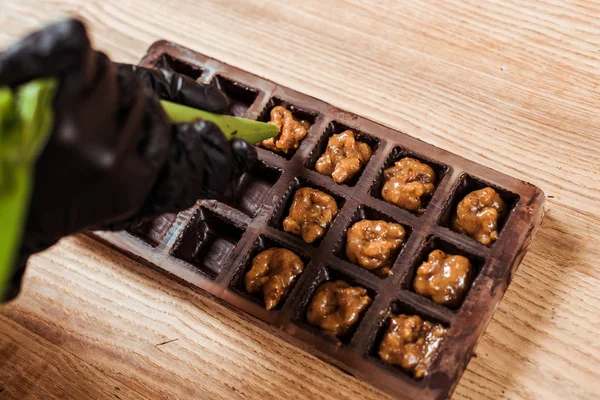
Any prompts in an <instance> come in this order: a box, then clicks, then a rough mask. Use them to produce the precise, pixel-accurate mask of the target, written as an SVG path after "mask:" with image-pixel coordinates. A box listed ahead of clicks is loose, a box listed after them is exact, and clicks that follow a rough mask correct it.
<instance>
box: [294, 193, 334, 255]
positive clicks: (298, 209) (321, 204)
mask: <svg viewBox="0 0 600 400" xmlns="http://www.w3.org/2000/svg"><path fill="white" fill-rule="evenodd" d="M337 213H338V207H337V204H336V202H335V200H334V198H333V197H331V196H330V195H328V194H326V193H323V192H321V191H320V190H317V189H311V188H300V189H298V191H297V192H296V194H295V195H294V202H293V203H292V206H291V207H290V213H289V215H288V216H287V218H286V219H285V220H283V230H284V231H286V232H290V233H292V234H294V235H296V236H300V237H302V240H304V241H305V242H306V243H313V242H314V241H316V240H318V239H320V238H321V237H323V236H324V235H325V232H327V229H328V228H329V226H330V225H331V222H332V221H333V218H335V216H336V215H337Z"/></svg>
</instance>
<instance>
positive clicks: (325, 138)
mask: <svg viewBox="0 0 600 400" xmlns="http://www.w3.org/2000/svg"><path fill="white" fill-rule="evenodd" d="M347 130H349V131H352V132H353V133H354V136H355V137H356V140H357V141H359V142H363V143H366V144H368V145H369V147H371V150H372V151H373V155H372V156H371V159H370V160H369V162H368V163H367V164H366V165H364V166H362V168H361V170H360V172H358V173H357V174H356V175H355V176H354V177H353V178H351V179H349V180H348V181H346V182H344V183H342V184H343V185H348V186H354V185H356V183H357V182H358V180H359V179H360V177H361V175H362V173H363V171H364V170H365V168H366V167H367V165H369V163H370V162H371V160H372V159H373V156H375V155H376V154H375V153H376V152H377V150H378V149H379V144H380V142H381V141H380V140H379V139H377V138H376V137H374V136H371V135H369V134H367V133H364V132H361V131H359V130H358V129H356V128H352V127H350V126H348V125H345V124H342V123H341V122H337V121H331V122H330V123H329V124H328V125H327V129H326V130H325V132H324V133H323V134H322V135H321V138H320V139H319V141H318V142H317V145H316V146H315V147H314V148H313V150H312V151H311V153H310V155H309V156H308V159H307V160H306V162H305V166H306V168H308V169H311V170H314V169H315V165H316V163H317V160H318V159H319V157H321V156H322V155H323V154H324V153H325V151H326V150H327V144H328V142H329V139H330V138H331V137H332V136H333V135H337V134H339V133H342V132H345V131H347ZM330 178H331V176H330ZM331 179H333V178H331Z"/></svg>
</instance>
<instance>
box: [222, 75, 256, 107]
mask: <svg viewBox="0 0 600 400" xmlns="http://www.w3.org/2000/svg"><path fill="white" fill-rule="evenodd" d="M213 82H214V83H216V85H217V87H218V88H219V89H221V90H222V91H223V92H224V93H225V94H226V95H227V97H229V101H230V106H229V110H228V114H231V115H233V116H235V117H243V116H244V115H245V114H246V111H247V110H248V108H250V106H251V105H252V104H253V103H254V102H255V101H256V98H257V97H258V90H256V89H253V88H251V87H249V86H247V85H244V84H243V83H240V82H237V81H234V80H232V79H229V78H226V77H224V76H221V75H217V76H215V78H214V79H213Z"/></svg>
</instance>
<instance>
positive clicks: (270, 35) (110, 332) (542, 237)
mask: <svg viewBox="0 0 600 400" xmlns="http://www.w3.org/2000/svg"><path fill="white" fill-rule="evenodd" d="M170 4H173V2H167V1H154V2H142V1H140V0H131V1H128V2H123V1H118V0H104V1H102V0H96V1H81V0H66V1H58V0H44V1H32V0H3V1H2V2H0V7H1V12H0V23H1V26H2V27H3V29H2V30H1V32H0V46H5V45H7V44H8V43H9V42H10V41H11V40H13V39H15V38H17V37H18V36H19V35H22V34H23V33H25V32H26V31H29V30H31V29H33V28H36V27H39V26H41V25H42V24H43V23H46V22H48V21H50V20H53V19H56V18H59V17H63V16H65V15H78V16H81V17H82V18H84V19H86V20H87V21H88V23H89V27H90V31H91V33H92V35H93V37H94V41H95V43H96V45H97V47H99V48H101V49H103V50H106V51H107V52H108V53H109V54H110V55H111V57H113V58H114V59H117V60H120V61H125V62H137V61H138V60H139V58H140V57H141V56H142V55H143V53H144V51H145V49H146V48H147V47H148V45H149V44H150V43H151V42H153V41H154V40H156V39H159V38H165V39H169V40H173V41H175V42H177V43H179V44H182V45H185V46H187V47H190V48H192V49H194V50H197V51H199V52H201V53H205V54H207V55H210V56H212V57H215V58H217V59H220V60H222V61H224V62H227V63H230V64H233V65H235V66H238V67H240V68H243V69H246V70H248V71H250V72H253V73H256V74H258V75H261V76H265V77H268V78H269V79H272V80H274V81H277V82H279V83H281V84H284V85H286V86H289V87H291V88H294V89H296V90H299V91H301V92H304V93H307V94H310V95H312V96H315V97H318V98H321V99H323V100H325V101H328V102H330V103H332V104H334V105H336V106H338V107H341V108H345V109H347V110H349V111H352V112H355V113H358V114H360V115H363V116H366V117H368V118H371V119H373V120H376V121H378V122H382V123H384V124H386V125H389V126H392V127H394V128H398V129H401V130H404V131H405V132H407V133H409V134H411V135H413V136H417V137H420V138H421V139H423V140H425V141H427V142H429V143H432V144H435V145H437V146H440V147H443V148H445V149H447V150H450V151H453V152H455V153H458V154H460V155H462V156H465V157H467V158H470V159H472V160H474V161H476V162H479V163H482V164H485V165H488V166H491V167H493V168H495V169H498V170H500V171H503V172H506V173H508V174H510V175H513V176H517V177H520V178H522V179H524V180H527V181H530V182H532V183H534V184H536V185H538V186H540V187H542V188H543V189H544V190H545V191H546V194H547V195H549V196H550V198H549V201H548V207H549V211H548V214H547V218H546V220H545V222H544V224H543V225H542V228H541V230H540V233H539V234H538V237H537V239H536V240H535V241H534V243H533V244H532V246H531V250H530V252H529V254H528V255H527V256H526V257H525V259H524V261H523V263H522V265H521V267H520V269H519V271H518V273H517V274H516V276H515V278H514V280H513V282H512V284H511V286H510V288H509V291H508V292H507V294H506V297H505V299H504V301H503V302H502V304H501V306H500V308H499V309H498V311H497V312H496V314H495V317H494V320H493V322H492V323H491V324H490V326H489V327H488V329H487V331H486V334H485V336H484V338H483V339H482V341H481V343H480V345H479V347H478V349H477V355H478V356H477V358H476V359H474V360H473V361H472V362H471V363H470V365H469V368H468V370H467V372H466V373H465V375H464V376H463V379H462V381H461V383H460V385H459V386H458V388H457V390H456V392H455V396H454V397H455V398H457V399H480V398H489V399H498V398H524V399H532V398H539V399H550V398H560V399H563V398H580V399H591V398H599V395H598V393H600V372H598V371H600V343H599V341H598V340H597V337H598V332H599V331H600V313H599V312H598V310H599V309H600V294H598V293H599V292H598V290H597V288H598V287H599V285H600V269H598V266H597V264H598V261H597V260H598V259H600V183H599V182H598V174H599V171H600V151H599V150H598V148H599V147H600V19H598V18H597V16H598V15H600V2H598V1H587V0H586V1H583V0H571V1H559V0H545V1H534V0H524V1H519V0H505V1H498V0H487V1H482V0H465V1H458V0H448V1H444V2H438V1H433V0H431V1H425V0H415V1H411V2H394V1H378V2H376V1H365V0H347V1H323V0H303V1H301V2H300V1H288V2H281V1H279V2H275V1H272V0H268V1H259V0H253V1H241V0H239V1H217V0H205V1H192V0H179V1H178V2H177V5H176V9H175V10H172V9H171V7H173V6H171V5H170ZM173 339H177V340H176V341H173V342H170V343H165V344H162V345H159V344H160V343H164V342H168V341H170V340H173ZM117 388H118V389H117ZM117 396H118V397H119V398H127V399H129V398H152V399H157V398H227V399H229V398H257V399H258V398H260V399H263V398H267V399H270V398H290V397H298V398H327V399H334V398H335V399H337V398H381V397H383V395H382V394H381V393H379V392H377V391H375V390H374V389H372V388H371V387H369V386H368V385H365V384H363V383H361V382H359V381H357V380H356V379H354V378H351V377H348V376H347V375H345V374H343V373H342V372H340V371H338V370H337V369H335V368H333V367H331V366H329V365H327V364H325V363H323V362H321V361H319V360H317V359H315V358H313V357H311V356H308V355H307V354H305V353H303V352H301V351H299V350H296V349H294V348H292V347H291V346H289V345H287V344H285V343H283V342H282V341H281V340H279V339H278V338H276V337H275V336H273V335H271V334H269V333H266V332H264V331H262V330H261V329H258V328H255V327H253V326H252V325H251V324H249V323H247V322H246V321H245V320H244V319H243V317H241V316H239V315H237V314H236V313H234V312H232V311H231V310H229V309H227V308H224V307H222V306H220V305H218V304H216V303H215V302H214V301H212V300H211V299H208V298H206V297H205V296H203V294H202V293H195V292H193V291H192V290H190V289H187V288H184V287H182V286H180V285H178V284H177V283H174V282H171V281H169V280H168V279H166V278H165V277H163V276H162V275H160V274H158V273H156V272H153V271H149V270H147V269H146V268H144V267H142V266H140V265H138V264H136V263H135V262H132V261H130V260H127V259H126V258H124V257H122V256H121V255H119V254H117V253H116V252H114V251H112V250H110V249H108V248H107V247H105V246H102V245H100V244H98V243H96V242H94V241H92V240H90V239H88V238H82V237H76V238H71V239H67V240H64V241H62V242H61V243H60V244H59V245H58V246H56V247H55V248H53V249H51V250H50V251H48V252H46V253H45V254H42V255H40V256H38V257H35V258H34V259H33V260H32V261H31V263H30V268H29V271H28V273H27V280H26V284H25V291H24V293H23V295H22V296H21V297H20V298H19V300H18V301H16V302H14V303H12V304H9V305H7V306H4V307H3V308H2V309H0V398H2V399H3V398H11V399H12V398H77V399H79V398H83V399H85V398H116V397H117Z"/></svg>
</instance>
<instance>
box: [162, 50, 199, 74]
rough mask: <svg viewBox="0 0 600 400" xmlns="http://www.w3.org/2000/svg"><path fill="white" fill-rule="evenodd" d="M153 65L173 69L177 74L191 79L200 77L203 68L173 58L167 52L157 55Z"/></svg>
mask: <svg viewBox="0 0 600 400" xmlns="http://www.w3.org/2000/svg"><path fill="white" fill-rule="evenodd" d="M155 67H156V68H162V69H167V70H170V71H175V72H177V73H179V74H182V75H186V76H188V77H190V78H192V79H193V80H196V79H198V78H200V77H201V76H202V74H203V73H204V69H203V68H201V67H199V66H197V65H194V64H190V63H187V62H185V61H183V60H180V59H177V58H174V57H172V56H171V55H170V54H168V53H164V54H162V55H161V56H160V57H159V59H158V61H157V62H156V64H155Z"/></svg>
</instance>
